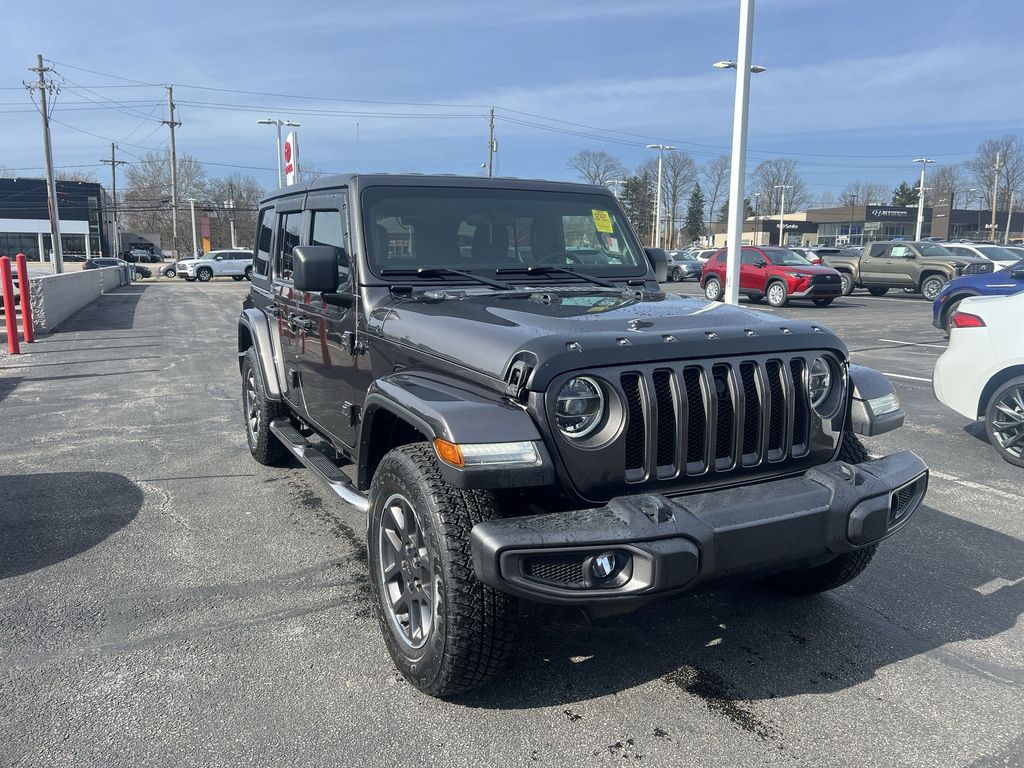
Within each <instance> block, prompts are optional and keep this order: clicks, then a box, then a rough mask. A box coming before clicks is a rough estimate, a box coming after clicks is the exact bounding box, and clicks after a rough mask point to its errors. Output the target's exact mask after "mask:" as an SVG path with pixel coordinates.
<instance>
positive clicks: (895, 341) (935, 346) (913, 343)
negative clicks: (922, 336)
mask: <svg viewBox="0 0 1024 768" xmlns="http://www.w3.org/2000/svg"><path fill="white" fill-rule="evenodd" d="M879 341H884V342H887V343H889V344H906V345H908V346H911V347H932V348H933V349H946V345H945V344H922V343H921V342H919V341H900V340H899V339H879Z"/></svg>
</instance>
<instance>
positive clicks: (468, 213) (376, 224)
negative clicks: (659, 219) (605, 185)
mask: <svg viewBox="0 0 1024 768" xmlns="http://www.w3.org/2000/svg"><path fill="white" fill-rule="evenodd" d="M363 217H364V226H365V231H366V238H365V239H366V246H367V254H368V257H369V262H370V269H371V270H372V271H373V272H374V273H376V274H378V275H379V274H380V272H381V270H393V269H401V270H417V269H430V270H438V269H457V270H460V271H463V272H470V273H473V274H476V275H494V274H495V270H497V269H503V270H507V269H510V268H513V269H514V268H519V267H522V268H526V267H530V266H548V267H562V268H565V269H571V270H576V271H579V272H585V273H587V274H591V275H601V276H605V277H616V276H623V277H627V276H637V275H642V274H644V273H645V272H646V271H647V259H646V256H645V255H644V253H643V251H642V249H641V248H640V247H639V246H638V245H637V243H636V241H635V240H634V238H633V236H632V234H631V232H630V230H629V227H628V225H627V224H626V221H625V218H624V217H623V215H622V214H621V213H620V212H619V210H618V208H617V206H616V205H615V203H614V202H613V201H612V200H611V199H609V198H608V197H607V196H604V195H599V194H597V195H595V194H585V193H575V192H568V193H567V192H548V191H541V190H507V189H460V188H450V187H448V188H439V187H369V188H367V189H366V191H364V192H363Z"/></svg>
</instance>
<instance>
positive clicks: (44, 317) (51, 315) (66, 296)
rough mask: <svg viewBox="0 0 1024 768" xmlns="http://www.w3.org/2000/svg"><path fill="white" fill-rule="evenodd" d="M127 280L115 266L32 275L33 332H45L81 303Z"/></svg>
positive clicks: (126, 276)
mask: <svg viewBox="0 0 1024 768" xmlns="http://www.w3.org/2000/svg"><path fill="white" fill-rule="evenodd" d="M129 282H131V280H130V278H129V277H128V275H127V274H126V273H125V271H124V270H122V269H121V268H119V267H104V268H103V269H83V270H82V271H81V272H65V273H64V274H61V275H44V276H43V277H33V278H32V280H31V281H30V285H31V298H32V324H33V325H34V326H35V329H36V332H37V333H49V332H50V331H52V330H53V329H54V328H56V327H57V326H58V325H60V324H61V323H63V322H64V321H65V320H67V319H68V318H69V317H71V315H73V314H74V313H75V312H77V311H78V310H80V309H81V308H82V307H84V306H85V305H87V304H89V303H90V302H92V301H95V300H96V299H98V298H99V297H100V296H102V295H103V294H104V293H110V292H111V291H114V290H117V289H118V288H120V287H121V286H122V285H127V284H128V283H129Z"/></svg>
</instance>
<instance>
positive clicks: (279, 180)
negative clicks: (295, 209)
mask: <svg viewBox="0 0 1024 768" xmlns="http://www.w3.org/2000/svg"><path fill="white" fill-rule="evenodd" d="M256 123H257V125H276V126H277V188H278V189H281V187H283V186H284V171H283V170H282V169H281V126H282V125H287V126H288V127H289V128H299V127H300V126H301V125H302V124H301V123H293V122H292V121H291V120H277V119H271V118H269V117H268V118H267V119H266V120H257V121H256Z"/></svg>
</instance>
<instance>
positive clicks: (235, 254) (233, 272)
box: [175, 251, 252, 283]
mask: <svg viewBox="0 0 1024 768" xmlns="http://www.w3.org/2000/svg"><path fill="white" fill-rule="evenodd" d="M175 267H176V269H175V271H176V272H177V273H178V277H183V278H185V279H186V280H188V281H189V282H192V281H193V280H198V281H199V282H201V283H205V282H206V281H208V280H210V279H211V278H214V277H230V278H233V279H235V280H242V279H243V278H244V279H246V280H249V279H251V278H252V251H210V252H209V253H207V254H205V255H204V256H202V258H199V259H183V260H182V261H179V262H178V263H177V264H176V265H175Z"/></svg>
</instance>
